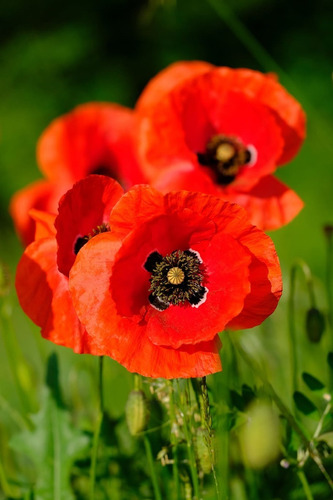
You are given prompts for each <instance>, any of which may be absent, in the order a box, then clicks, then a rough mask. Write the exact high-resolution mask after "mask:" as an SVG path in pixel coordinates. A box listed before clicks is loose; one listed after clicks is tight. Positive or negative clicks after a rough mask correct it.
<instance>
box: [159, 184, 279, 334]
mask: <svg viewBox="0 0 333 500" xmlns="http://www.w3.org/2000/svg"><path fill="white" fill-rule="evenodd" d="M272 179H273V180H275V179H274V178H273V177H272ZM165 198H166V203H167V204H169V205H172V204H173V203H175V201H172V200H177V205H178V207H179V209H181V206H182V205H184V206H186V207H187V208H188V209H190V210H193V213H194V214H195V213H196V212H197V213H200V215H201V216H202V217H207V218H208V219H212V220H214V223H215V224H216V226H217V230H223V232H225V233H226V234H230V235H231V236H232V237H233V238H235V239H236V240H237V241H238V242H239V243H240V244H241V245H243V246H244V247H245V248H247V250H248V251H249V252H250V253H251V255H252V262H251V265H250V267H249V270H250V277H249V279H250V282H251V292H250V293H249V295H248V297H247V298H246V300H245V304H244V309H243V311H242V313H241V314H240V316H239V317H238V318H237V319H235V321H234V322H233V323H232V324H230V325H229V326H232V327H233V328H234V327H236V325H237V327H238V328H250V327H252V326H255V325H257V324H259V323H261V322H262V321H263V320H264V319H265V318H266V317H267V316H269V315H270V314H271V313H272V312H273V311H274V310H275V308H276V306H277V304H278V301H279V299H280V296H281V292H282V277H281V269H280V264H279V259H278V257H277V254H276V251H275V248H274V244H273V242H272V240H271V239H270V238H269V237H268V236H267V235H265V234H264V233H263V232H262V231H261V230H259V229H257V228H256V227H254V226H252V225H251V224H250V223H249V220H248V216H247V213H246V211H245V210H244V209H243V208H241V207H240V206H238V205H236V204H230V203H226V202H224V201H223V200H221V199H220V198H215V197H212V196H208V195H203V194H200V193H187V192H182V193H170V194H168V195H166V197H165Z"/></svg>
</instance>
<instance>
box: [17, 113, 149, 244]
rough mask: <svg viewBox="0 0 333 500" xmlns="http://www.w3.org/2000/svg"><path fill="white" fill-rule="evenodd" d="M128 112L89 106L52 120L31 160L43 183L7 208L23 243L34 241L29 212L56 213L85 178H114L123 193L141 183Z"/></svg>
mask: <svg viewBox="0 0 333 500" xmlns="http://www.w3.org/2000/svg"><path fill="white" fill-rule="evenodd" d="M134 125H135V116H134V113H133V112H132V111H131V110H130V109H127V108H124V107H122V106H118V105H116V104H104V103H89V104H83V105H81V106H78V107H77V108H75V109H74V110H73V111H71V112H70V113H68V114H66V115H64V116H61V117H60V118H57V119H56V120H54V121H53V122H52V123H51V124H50V125H49V127H48V128H47V129H46V130H45V131H44V132H43V134H42V136H41V138H40V139H39V142H38V147H37V161H38V164H39V167H40V169H41V171H42V173H43V174H44V175H45V177H46V179H47V180H45V181H37V182H35V183H33V184H31V185H30V186H28V187H26V188H24V189H22V190H21V191H18V192H17V193H16V194H15V195H14V197H13V199H12V201H11V206H10V212H11V215H12V217H13V219H14V223H15V227H16V229H17V232H18V234H19V235H20V236H21V238H22V240H23V242H24V244H28V243H30V242H31V241H33V239H34V232H35V226H34V222H33V220H32V219H31V218H30V216H29V214H28V212H29V209H31V208H34V209H38V210H44V211H48V212H53V213H56V211H57V207H58V201H59V198H60V197H61V196H62V195H63V194H64V193H65V192H66V191H67V190H68V189H70V188H71V187H72V185H73V184H74V182H76V181H78V180H79V179H82V178H84V177H86V176H87V175H89V174H103V175H107V176H110V177H113V178H115V179H116V180H118V181H119V182H120V184H121V185H122V186H123V187H124V188H125V189H128V188H129V187H130V186H133V185H134V184H136V183H138V182H142V181H143V177H142V174H141V172H140V170H139V168H138V164H137V161H136V158H135V154H134V147H133V134H134V128H135V126H134Z"/></svg>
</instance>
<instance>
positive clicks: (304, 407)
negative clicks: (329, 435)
mask: <svg viewBox="0 0 333 500" xmlns="http://www.w3.org/2000/svg"><path fill="white" fill-rule="evenodd" d="M294 401H295V405H296V408H297V409H298V410H299V411H300V412H302V413H303V414H304V415H310V414H311V413H313V412H315V411H316V410H317V408H316V407H315V405H314V404H313V403H312V401H310V399H309V398H307V397H306V396H305V395H304V394H302V393H301V392H299V391H295V392H294Z"/></svg>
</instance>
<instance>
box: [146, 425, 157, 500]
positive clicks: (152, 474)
mask: <svg viewBox="0 0 333 500" xmlns="http://www.w3.org/2000/svg"><path fill="white" fill-rule="evenodd" d="M143 442H144V445H145V449H146V456H147V461H148V466H149V471H150V479H151V482H152V485H153V490H154V497H155V500H162V494H161V491H160V487H159V484H158V479H157V474H156V470H155V464H154V458H153V452H152V449H151V444H150V441H149V439H148V436H147V435H146V434H145V435H144V436H143Z"/></svg>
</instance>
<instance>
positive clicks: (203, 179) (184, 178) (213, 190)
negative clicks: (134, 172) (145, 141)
mask: <svg viewBox="0 0 333 500" xmlns="http://www.w3.org/2000/svg"><path fill="white" fill-rule="evenodd" d="M152 186H153V187H154V188H156V189H158V190H159V191H161V192H162V193H169V192H170V191H182V190H186V191H198V192H201V193H208V194H214V195H216V196H218V195H220V194H221V191H222V190H221V189H220V188H219V186H218V185H217V184H215V183H214V182H213V179H212V178H211V177H210V176H209V175H208V174H207V173H206V172H204V171H203V170H202V169H200V168H195V167H192V168H182V167H181V166H179V165H178V164H177V163H176V164H175V165H173V166H172V167H170V168H168V169H167V170H164V171H163V172H162V174H161V175H159V176H158V177H156V178H155V179H154V181H153V182H152Z"/></svg>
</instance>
